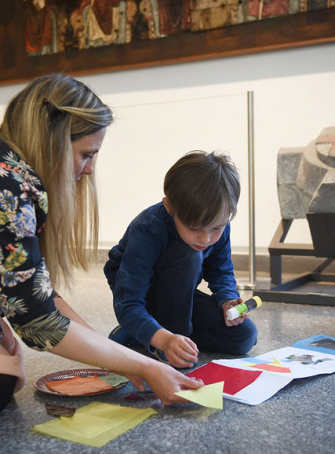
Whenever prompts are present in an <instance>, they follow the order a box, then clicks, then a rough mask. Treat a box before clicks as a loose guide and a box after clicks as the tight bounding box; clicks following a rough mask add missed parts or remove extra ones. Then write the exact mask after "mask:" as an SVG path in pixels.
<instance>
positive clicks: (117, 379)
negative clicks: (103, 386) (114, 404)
mask: <svg viewBox="0 0 335 454" xmlns="http://www.w3.org/2000/svg"><path fill="white" fill-rule="evenodd" d="M99 378H100V380H103V381H105V382H106V383H108V384H109V385H111V386H113V388H115V387H116V386H119V385H121V384H122V383H127V382H128V381H129V380H128V378H126V377H124V376H123V375H118V374H110V375H101V376H100V377H99Z"/></svg>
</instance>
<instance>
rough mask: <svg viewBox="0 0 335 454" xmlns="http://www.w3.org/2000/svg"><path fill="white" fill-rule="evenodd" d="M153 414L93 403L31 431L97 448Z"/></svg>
mask: <svg viewBox="0 0 335 454" xmlns="http://www.w3.org/2000/svg"><path fill="white" fill-rule="evenodd" d="M154 414H156V411H154V410H152V409H151V408H146V409H144V410H141V409H137V408H131V407H121V406H120V405H110V404H105V403H103V402H93V403H92V404H89V405H86V406H85V407H82V408H80V409H79V410H77V411H76V413H75V414H74V415H73V416H71V417H64V416H61V417H60V418H57V419H53V420H52V421H48V422H46V423H44V424H39V425H37V426H34V427H33V428H32V429H31V430H32V431H33V432H37V433H41V434H44V435H49V436H51V437H56V438H61V439H63V440H68V441H73V442H75V443H81V444H83V445H87V446H93V447H97V448H100V447H101V446H104V445H105V444H106V443H108V442H109V441H111V440H113V439H114V438H116V437H118V436H119V435H121V434H123V433H124V432H126V431H127V430H130V429H132V428H133V427H135V426H137V425H138V424H140V423H141V422H143V421H144V420H145V419H147V418H149V416H151V415H154Z"/></svg>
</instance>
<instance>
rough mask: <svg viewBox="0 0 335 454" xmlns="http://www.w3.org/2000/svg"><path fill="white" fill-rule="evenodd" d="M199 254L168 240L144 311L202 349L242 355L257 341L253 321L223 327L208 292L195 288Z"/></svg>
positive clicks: (182, 243)
mask: <svg viewBox="0 0 335 454" xmlns="http://www.w3.org/2000/svg"><path fill="white" fill-rule="evenodd" d="M202 265H203V253H202V252H201V251H199V252H198V251H195V250H193V249H192V248H191V247H189V246H187V245H186V244H185V243H184V242H183V241H182V240H180V239H176V240H175V241H173V242H172V243H170V245H169V247H168V248H167V249H166V251H165V253H164V254H163V255H162V257H161V258H160V260H159V261H158V262H157V265H156V267H155V274H154V277H153V279H152V285H151V288H150V290H149V292H148V294H147V298H146V300H147V310H148V312H149V313H150V314H151V315H153V317H155V319H156V320H157V321H158V322H159V323H160V324H161V325H162V326H163V327H164V328H166V329H168V330H169V331H171V332H172V333H174V334H182V335H184V336H188V337H190V338H191V339H192V340H193V341H194V342H195V343H196V344H197V346H198V348H199V350H200V351H203V352H216V353H223V354H230V355H244V354H245V353H247V352H248V351H249V350H251V348H252V347H253V346H254V345H255V344H256V342H257V329H256V326H255V324H254V323H253V322H252V321H251V320H250V319H246V320H244V322H243V323H241V324H239V325H237V326H231V327H227V326H226V324H225V321H224V317H223V311H222V309H219V308H218V305H217V303H216V301H215V300H214V298H213V297H212V296H211V295H208V294H206V293H203V292H201V291H199V290H197V286H198V284H199V283H200V281H201V278H202Z"/></svg>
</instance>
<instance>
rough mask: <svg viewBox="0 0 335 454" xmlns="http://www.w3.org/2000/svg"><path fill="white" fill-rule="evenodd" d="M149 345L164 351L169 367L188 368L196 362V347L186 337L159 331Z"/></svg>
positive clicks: (163, 330) (197, 351) (162, 330)
mask: <svg viewBox="0 0 335 454" xmlns="http://www.w3.org/2000/svg"><path fill="white" fill-rule="evenodd" d="M151 345H153V346H154V347H156V348H159V349H161V350H163V351H164V353H165V356H166V358H167V359H168V361H169V363H170V364H171V366H175V367H179V368H189V367H193V363H196V362H197V361H198V353H199V350H198V347H197V346H196V344H195V343H194V342H193V341H192V340H191V339H189V338H188V337H186V336H182V335H180V334H173V333H171V332H170V331H168V330H165V329H160V330H158V331H157V332H156V333H155V334H154V335H153V337H152V339H151Z"/></svg>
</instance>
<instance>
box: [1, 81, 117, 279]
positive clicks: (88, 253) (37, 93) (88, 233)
mask: <svg viewBox="0 0 335 454" xmlns="http://www.w3.org/2000/svg"><path fill="white" fill-rule="evenodd" d="M112 121H113V116H112V112H111V110H110V108H109V107H108V106H106V105H105V104H103V103H102V101H101V100H100V99H99V97H98V96H97V95H96V94H95V93H93V92H92V90H90V88H88V87H87V86H86V85H85V84H83V83H82V82H80V81H78V80H76V79H74V78H73V77H71V76H68V75H64V74H49V75H44V76H41V77H38V78H36V79H34V80H33V81H32V82H31V83H29V84H28V85H27V86H26V88H24V89H23V90H22V91H21V92H19V93H18V94H17V95H16V96H15V97H14V98H13V99H12V100H11V101H10V102H9V104H8V107H7V109H6V112H5V115H4V119H3V122H2V125H1V127H0V138H2V139H3V140H4V141H5V142H6V143H7V144H8V145H9V146H10V147H11V148H12V150H13V151H14V152H16V153H17V154H18V155H19V156H20V157H21V158H22V159H24V160H25V161H26V162H27V163H28V164H29V165H31V166H32V167H33V169H34V170H35V172H36V173H37V174H38V175H39V177H40V178H41V179H42V182H43V184H44V186H45V188H46V190H47V192H48V201H49V213H48V219H47V222H46V225H45V228H44V229H43V232H42V234H41V236H40V248H41V252H42V254H43V255H44V257H45V260H46V263H47V266H48V268H49V271H50V276H51V282H52V284H53V285H57V283H59V282H60V280H62V278H64V282H66V283H68V282H69V278H71V276H72V270H73V267H81V268H83V269H85V270H87V268H88V265H89V263H90V261H91V260H90V259H91V258H92V256H93V257H94V256H95V253H96V250H97V242H98V230H99V222H98V205H97V195H96V185H95V177H94V172H93V174H92V175H83V176H82V178H81V179H80V180H79V181H77V182H76V181H75V177H74V163H73V151H72V144H71V142H73V141H75V140H78V139H80V138H82V137H85V136H87V135H89V134H93V133H94V132H96V131H98V130H100V129H102V128H105V127H107V126H109V125H110V124H111V123H112ZM92 254H93V255H92Z"/></svg>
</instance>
